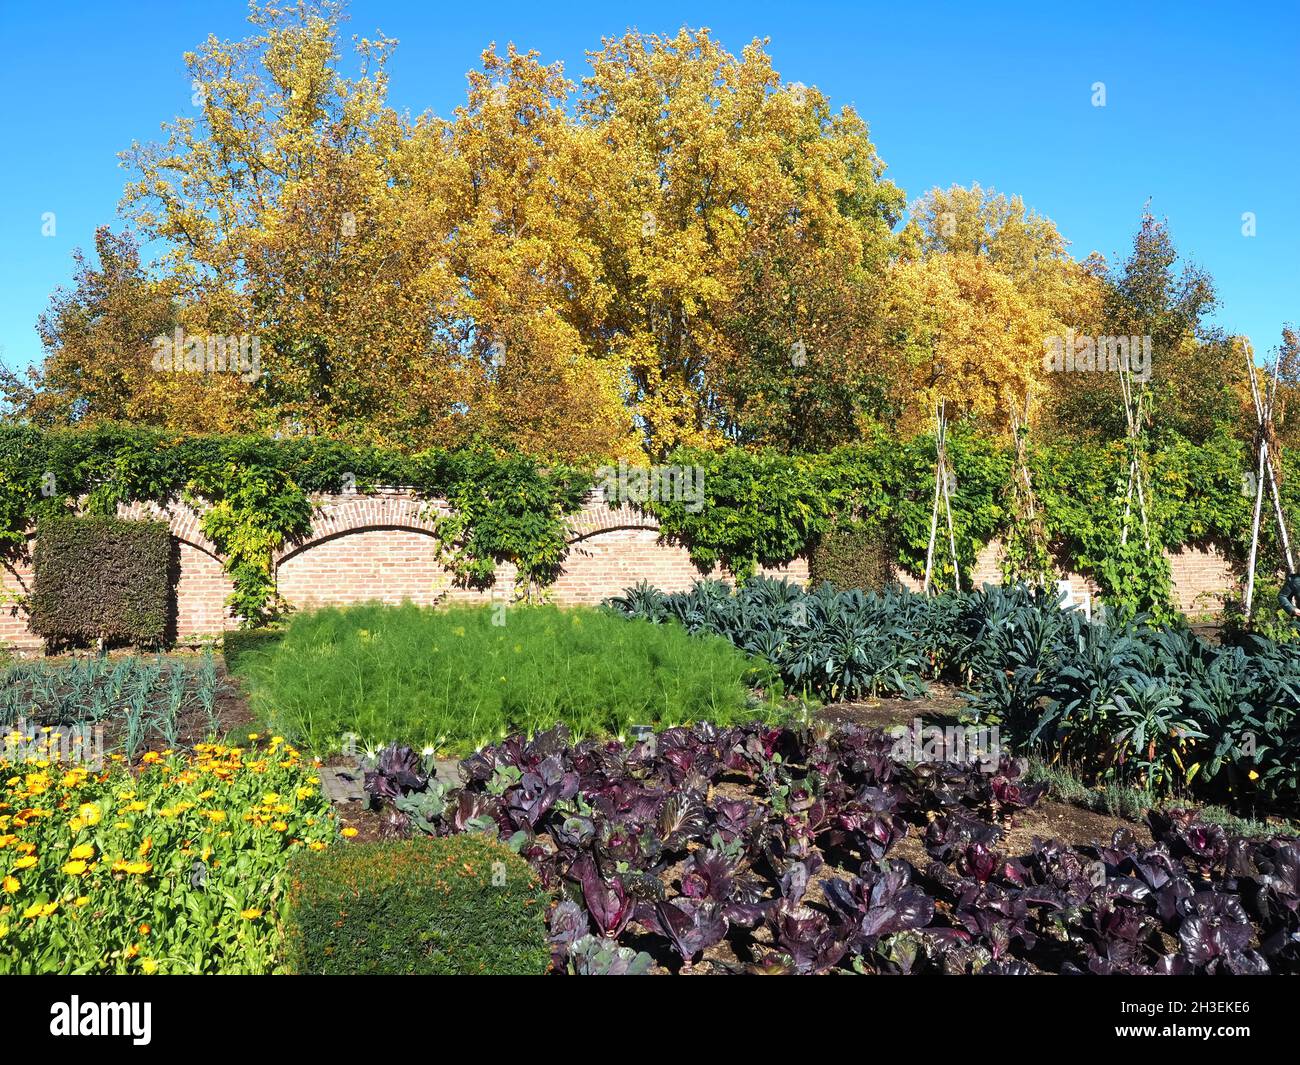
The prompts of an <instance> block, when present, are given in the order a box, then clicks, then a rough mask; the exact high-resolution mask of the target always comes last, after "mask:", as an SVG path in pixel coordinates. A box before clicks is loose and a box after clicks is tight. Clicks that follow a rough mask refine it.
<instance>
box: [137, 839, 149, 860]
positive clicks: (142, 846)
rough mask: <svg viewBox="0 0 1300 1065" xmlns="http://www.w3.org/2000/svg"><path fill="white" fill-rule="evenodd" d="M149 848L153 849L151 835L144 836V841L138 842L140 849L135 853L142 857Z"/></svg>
mask: <svg viewBox="0 0 1300 1065" xmlns="http://www.w3.org/2000/svg"><path fill="white" fill-rule="evenodd" d="M151 850H153V836H145V837H144V842H143V843H141V844H140V849H139V850H138V851H137V852H136V853H137V854H139V855H140V857H141V858H143V857H144V856H145V855H146V854H148V853H149V852H150V851H151Z"/></svg>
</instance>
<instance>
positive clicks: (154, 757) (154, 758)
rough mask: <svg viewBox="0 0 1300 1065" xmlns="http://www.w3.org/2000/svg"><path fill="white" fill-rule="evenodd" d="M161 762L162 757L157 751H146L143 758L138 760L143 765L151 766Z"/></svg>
mask: <svg viewBox="0 0 1300 1065" xmlns="http://www.w3.org/2000/svg"><path fill="white" fill-rule="evenodd" d="M161 760H162V756H161V755H160V754H159V753H158V752H157V751H148V752H147V753H146V754H145V756H144V757H143V758H141V759H140V761H142V762H143V763H144V764H145V765H153V764H154V763H155V762H159V761H161Z"/></svg>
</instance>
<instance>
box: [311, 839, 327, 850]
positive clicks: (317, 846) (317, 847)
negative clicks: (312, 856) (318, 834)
mask: <svg viewBox="0 0 1300 1065" xmlns="http://www.w3.org/2000/svg"><path fill="white" fill-rule="evenodd" d="M307 846H308V847H310V848H311V849H312V850H314V851H323V850H324V849H325V844H324V843H322V842H321V841H320V840H315V841H314V842H312V843H309V844H307Z"/></svg>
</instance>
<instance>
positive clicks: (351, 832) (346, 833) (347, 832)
mask: <svg viewBox="0 0 1300 1065" xmlns="http://www.w3.org/2000/svg"><path fill="white" fill-rule="evenodd" d="M356 834H357V830H356V829H355V828H345V829H344V830H343V831H342V832H340V833H339V835H340V836H342V837H343V838H344V839H351V838H352V837H353V836H355V835H356Z"/></svg>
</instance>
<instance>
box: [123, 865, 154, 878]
mask: <svg viewBox="0 0 1300 1065" xmlns="http://www.w3.org/2000/svg"><path fill="white" fill-rule="evenodd" d="M123 868H124V870H125V871H126V872H128V873H131V874H133V875H134V876H144V874H145V873H147V872H148V871H149V870H150V869H152V868H153V866H152V865H151V864H150V863H149V862H128V863H127V864H126V865H125V866H124V867H123Z"/></svg>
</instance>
